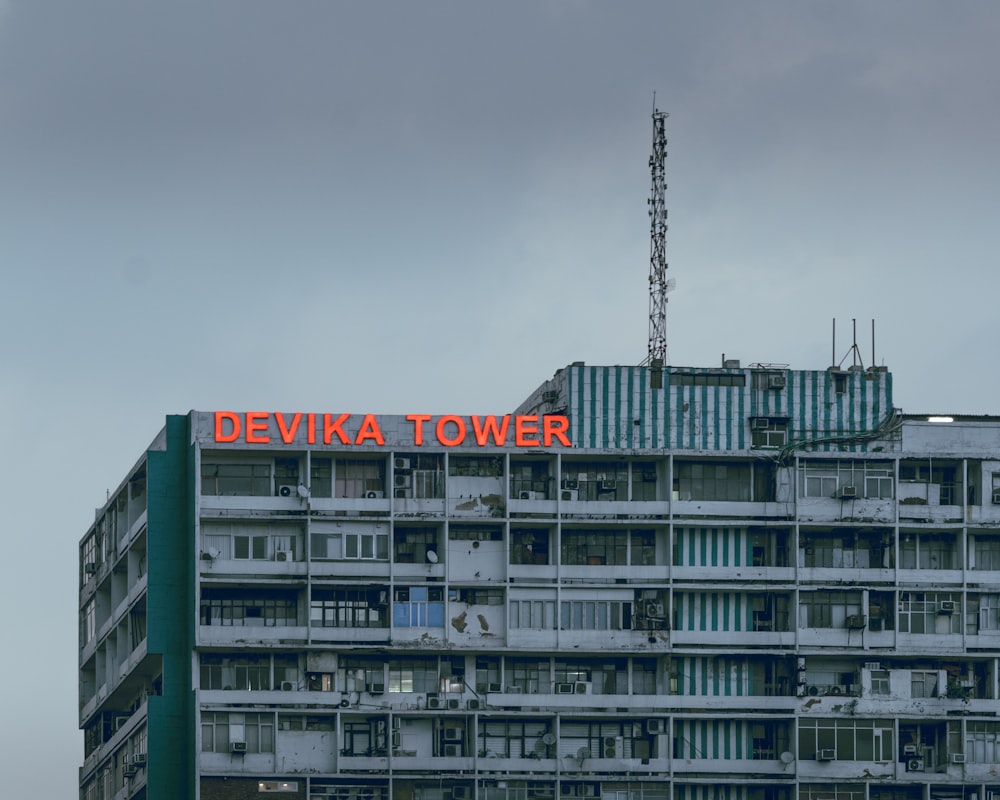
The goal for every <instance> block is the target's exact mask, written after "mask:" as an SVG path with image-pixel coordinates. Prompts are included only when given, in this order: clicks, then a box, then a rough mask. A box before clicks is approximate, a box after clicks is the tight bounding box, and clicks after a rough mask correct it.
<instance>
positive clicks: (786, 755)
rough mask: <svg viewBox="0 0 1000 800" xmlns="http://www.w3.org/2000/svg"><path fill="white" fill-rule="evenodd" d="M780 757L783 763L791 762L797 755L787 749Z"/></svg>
mask: <svg viewBox="0 0 1000 800" xmlns="http://www.w3.org/2000/svg"><path fill="white" fill-rule="evenodd" d="M779 758H780V759H781V763H782V764H791V763H792V762H793V761H794V760H795V756H793V755H792V754H791V753H789V752H788V751H787V750H786V751H785V752H784V753H782V754H781V755H780V756H779Z"/></svg>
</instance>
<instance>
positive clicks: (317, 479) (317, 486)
mask: <svg viewBox="0 0 1000 800" xmlns="http://www.w3.org/2000/svg"><path fill="white" fill-rule="evenodd" d="M309 476H310V484H309V494H310V496H312V497H332V496H333V460H332V459H329V458H316V457H315V456H313V458H312V459H311V461H310V464H309Z"/></svg>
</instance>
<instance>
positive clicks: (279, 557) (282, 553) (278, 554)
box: [274, 550, 293, 561]
mask: <svg viewBox="0 0 1000 800" xmlns="http://www.w3.org/2000/svg"><path fill="white" fill-rule="evenodd" d="M274 560H275V561H292V560H293V559H292V552H291V551H290V550H275V551H274Z"/></svg>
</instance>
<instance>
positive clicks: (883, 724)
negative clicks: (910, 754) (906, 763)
mask: <svg viewBox="0 0 1000 800" xmlns="http://www.w3.org/2000/svg"><path fill="white" fill-rule="evenodd" d="M821 750H826V751H829V750H832V751H833V753H834V755H835V756H836V759H837V760H838V761H892V760H893V759H894V758H895V749H894V748H893V744H892V720H885V719H802V718H800V719H799V752H798V756H799V758H800V759H802V760H806V759H815V758H817V755H818V753H819V751H821Z"/></svg>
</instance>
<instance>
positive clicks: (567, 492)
mask: <svg viewBox="0 0 1000 800" xmlns="http://www.w3.org/2000/svg"><path fill="white" fill-rule="evenodd" d="M559 499H560V500H566V501H568V502H570V503H575V502H576V501H577V500H579V499H580V492H579V491H577V490H576V489H563V490H562V491H561V492H560V493H559Z"/></svg>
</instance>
